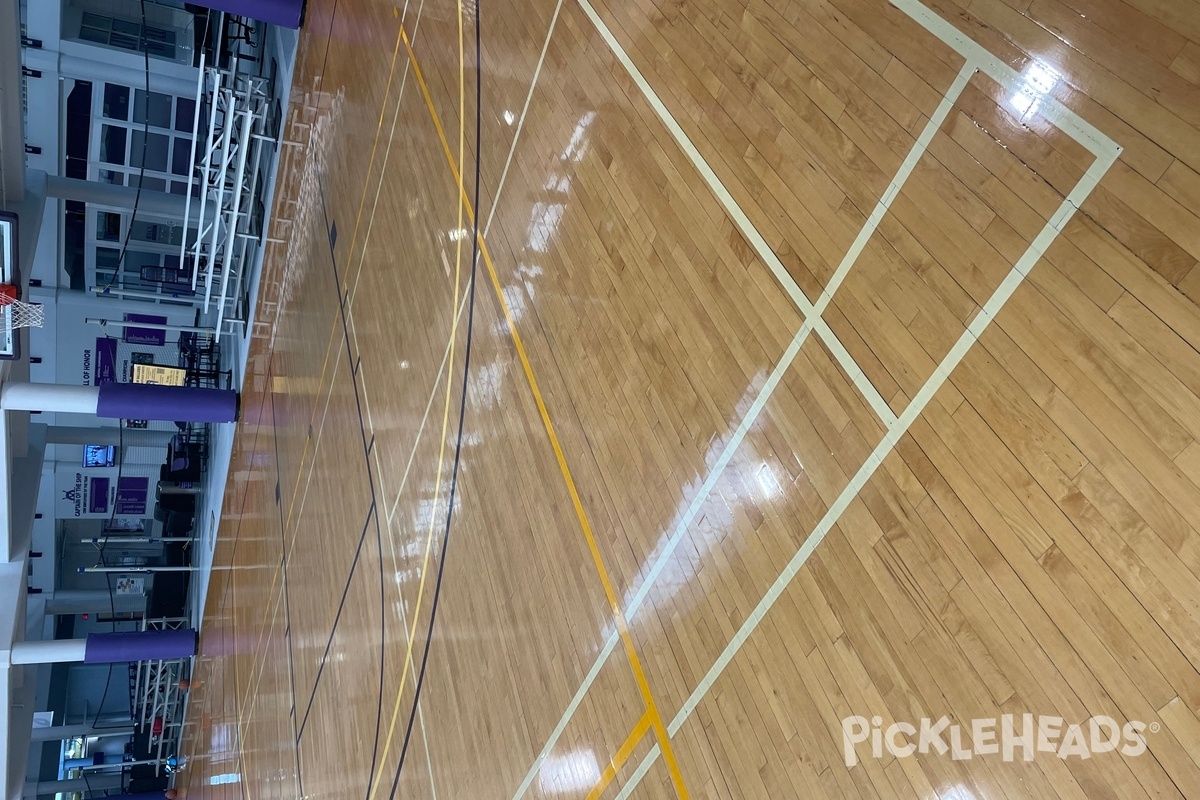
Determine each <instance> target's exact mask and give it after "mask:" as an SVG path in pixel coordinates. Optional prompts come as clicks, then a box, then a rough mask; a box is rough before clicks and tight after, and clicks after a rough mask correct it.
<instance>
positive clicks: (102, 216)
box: [96, 211, 121, 242]
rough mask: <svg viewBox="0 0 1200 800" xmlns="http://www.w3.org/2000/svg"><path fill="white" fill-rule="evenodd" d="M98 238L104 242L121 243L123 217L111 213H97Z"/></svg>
mask: <svg viewBox="0 0 1200 800" xmlns="http://www.w3.org/2000/svg"><path fill="white" fill-rule="evenodd" d="M96 238H97V239H99V240H100V241H103V242H119V241H121V215H120V214H114V213H113V212H111V211H97V212H96Z"/></svg>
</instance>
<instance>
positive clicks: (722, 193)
mask: <svg viewBox="0 0 1200 800" xmlns="http://www.w3.org/2000/svg"><path fill="white" fill-rule="evenodd" d="M578 2H579V6H580V8H582V9H583V11H584V13H585V14H587V16H588V19H590V20H591V21H592V24H593V25H594V26H596V30H597V31H598V32H599V33H600V37H601V38H602V39H604V42H605V44H607V45H608V48H609V49H610V50H611V51H612V52H613V55H614V56H616V58H617V61H619V62H620V63H621V66H622V67H624V68H625V71H626V72H628V73H629V77H631V78H633V82H634V83H635V84H636V85H637V87H638V89H639V90H641V92H642V95H643V96H644V97H645V98H646V100H647V102H649V103H650V107H651V108H652V109H653V110H654V113H655V114H656V115H657V116H658V118H659V119H660V120H662V123H663V124H664V125H665V126H666V127H667V130H668V131H669V132H670V134H671V137H672V138H673V139H674V140H675V143H676V144H678V145H679V148H680V149H681V150H682V151H683V153H684V155H686V156H687V157H688V160H689V161H691V162H692V166H694V167H695V168H696V170H697V171H698V172H699V173H700V177H702V178H703V179H704V182H705V183H707V184H708V188H709V189H710V190H711V191H712V193H713V195H714V196H716V198H717V200H718V201H719V202H720V203H721V206H722V207H723V208H724V209H725V213H726V214H728V215H729V218H730V219H731V220H733V223H734V224H735V225H737V227H738V229H739V230H741V232H742V235H743V236H745V237H746V240H747V241H748V242H749V243H750V245H751V246H752V247H753V248H754V250H755V252H756V253H758V257H759V259H760V260H761V261H762V262H763V263H764V264H766V265H767V268H768V269H770V270H771V273H772V274H773V275H774V276H775V279H776V280H777V281H779V284H780V285H781V286H782V287H783V289H784V291H786V292H787V294H788V297H790V298H791V299H792V302H793V303H794V304H795V305H796V307H797V308H799V309H800V313H801V314H802V315H803V316H804V317H805V319H806V320H808V321H810V322H811V323H812V326H813V330H814V331H815V332H816V334H817V336H818V337H820V339H821V341H823V342H825V344H826V345H827V346H828V347H829V349H830V351H831V352H832V353H833V356H834V358H835V359H836V360H837V362H838V364H839V365H841V367H842V369H843V370H845V372H846V373H847V374H848V375H849V376H850V379H851V381H853V383H854V385H855V387H857V389H858V390H859V392H861V393H862V395H863V397H865V398H866V399H867V402H868V403H869V404H870V406H871V408H872V409H874V411H875V413H876V414H877V415H879V418H880V419H881V420H883V421H884V422H885V423H889V422H890V421H892V420H894V419H895V418H896V415H895V414H894V413H893V412H892V409H891V407H890V406H888V404H887V401H885V400H884V399H883V396H882V395H881V394H880V393H879V390H878V389H876V388H875V385H874V384H872V383H871V382H870V381H869V380H867V377H866V376H865V375H864V374H863V371H862V370H861V369H859V367H858V365H857V364H855V363H854V359H852V358H851V357H850V354H849V353H848V352H847V351H846V348H845V347H843V346H842V344H841V342H839V341H838V339H837V336H836V335H834V332H833V331H832V330H831V329H830V328H829V326H828V325H827V324H826V323H825V321H824V320H823V319H821V316H820V314H818V313H817V311H816V309H815V308H814V307H813V304H812V303H811V302H809V300H808V298H807V297H805V295H804V292H803V291H801V289H800V286H799V285H798V284H797V283H796V281H795V279H793V278H792V276H791V274H790V273H789V272H788V271H787V268H786V267H784V266H783V262H782V261H780V260H779V256H778V255H776V254H775V251H774V250H772V249H771V246H770V245H769V244H767V240H766V239H765V238H763V235H762V234H761V233H759V231H758V228H756V227H754V223H753V222H751V221H750V218H749V217H747V216H746V212H744V211H742V209H741V207H740V206H738V204H737V201H736V200H734V199H733V195H732V194H730V192H729V190H728V189H727V188H725V184H724V183H722V182H721V179H720V178H719V177H717V173H716V172H714V171H713V169H712V167H711V166H709V164H708V162H707V161H705V160H704V156H702V155H700V151H699V150H697V149H696V145H695V144H693V143H692V140H691V139H690V138H688V135H687V134H686V133H684V131H683V128H681V127H680V125H679V123H678V122H676V121H675V117H674V116H673V115H672V114H671V112H670V111H669V110H668V109H667V107H666V105H664V104H663V101H662V100H661V99H659V96H658V94H657V93H656V92H655V91H654V89H653V88H652V87H651V86H650V84H649V82H648V81H647V80H646V78H645V76H643V75H642V73H641V71H640V70H638V68H637V66H635V65H634V63H633V61H632V60H631V59H630V58H629V54H628V53H626V52H625V49H624V48H623V47H621V44H620V42H618V41H617V38H616V37H615V36H613V33H612V31H610V30H609V29H608V26H607V25H605V24H604V20H602V19H600V15H599V14H597V13H596V9H594V8H593V7H592V4H591V3H590V2H588V0H578Z"/></svg>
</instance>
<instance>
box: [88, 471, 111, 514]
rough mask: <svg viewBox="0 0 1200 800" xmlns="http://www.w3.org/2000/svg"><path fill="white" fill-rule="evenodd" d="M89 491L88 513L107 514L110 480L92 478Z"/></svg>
mask: <svg viewBox="0 0 1200 800" xmlns="http://www.w3.org/2000/svg"><path fill="white" fill-rule="evenodd" d="M89 485H90V488H89V490H88V513H89V514H105V513H107V512H108V485H109V480H108V478H92V479H91V480H90V482H89Z"/></svg>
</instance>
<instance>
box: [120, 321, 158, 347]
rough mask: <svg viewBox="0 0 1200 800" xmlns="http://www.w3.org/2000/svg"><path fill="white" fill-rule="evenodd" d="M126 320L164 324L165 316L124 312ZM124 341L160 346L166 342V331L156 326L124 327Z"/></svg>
mask: <svg viewBox="0 0 1200 800" xmlns="http://www.w3.org/2000/svg"><path fill="white" fill-rule="evenodd" d="M125 321H126V322H148V323H153V324H155V325H165V324H166V323H167V318H166V317H157V316H154V315H153V314H126V315H125ZM125 341H127V342H129V343H130V344H148V345H154V346H156V347H162V346H163V345H164V344H166V343H167V332H166V331H164V330H159V329H158V328H126V329H125Z"/></svg>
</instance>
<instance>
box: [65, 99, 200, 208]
mask: <svg viewBox="0 0 1200 800" xmlns="http://www.w3.org/2000/svg"><path fill="white" fill-rule="evenodd" d="M102 87H103V89H102V91H98V92H96V93H95V99H94V100H93V103H94V105H93V108H92V119H93V120H94V121H95V122H94V123H93V128H92V131H93V132H92V134H91V135H92V136H93V137H96V139H99V142H98V144H96V145H94V146H93V148H92V151H93V152H94V153H96V154H97V155H94V156H93V159H94V161H96V162H100V163H99V164H98V165H97V166H96V167H92V168H91V171H90V172H89V175H90V179H91V180H95V181H99V182H101V183H109V184H115V185H118V186H132V187H135V188H136V187H138V186H139V185H140V186H141V187H142V188H144V189H148V190H151V191H156V192H167V191H170V192H171V193H172V194H180V195H186V194H187V191H188V190H187V183H186V180H185V179H186V178H187V177H188V176H190V175H191V174H192V172H193V159H192V138H191V131H192V122H193V120H194V116H195V113H196V102H195V100H194V99H191V98H187V97H176V96H174V95H171V94H164V93H163V92H153V91H152V92H147V91H145V90H144V89H137V88H134V87H130V86H124V85H122V84H117V83H105V84H102ZM201 124H202V125H203V121H202V122H201ZM93 141H95V140H93ZM143 162H144V163H145V169H144V170H143V168H142V167H143ZM108 164H112V165H116V166H119V167H126V169H110V168H107V167H106V166H105V165H108ZM143 172H144V175H143ZM199 195H200V188H199V187H198V186H197V187H193V191H192V196H193V197H198V196H199Z"/></svg>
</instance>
